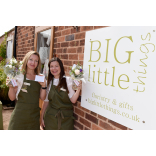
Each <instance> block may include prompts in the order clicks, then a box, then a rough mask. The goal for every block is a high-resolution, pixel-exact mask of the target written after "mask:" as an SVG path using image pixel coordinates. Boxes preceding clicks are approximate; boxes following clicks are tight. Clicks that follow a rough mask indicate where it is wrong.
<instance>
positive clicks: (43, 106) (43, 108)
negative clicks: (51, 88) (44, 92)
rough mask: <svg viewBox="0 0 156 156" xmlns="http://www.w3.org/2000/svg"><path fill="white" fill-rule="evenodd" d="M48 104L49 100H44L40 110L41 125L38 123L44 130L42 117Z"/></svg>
mask: <svg viewBox="0 0 156 156" xmlns="http://www.w3.org/2000/svg"><path fill="white" fill-rule="evenodd" d="M48 105H49V102H45V101H44V102H43V105H42V112H41V125H40V128H41V130H44V127H45V125H44V119H43V117H44V114H45V110H46V109H47V107H48Z"/></svg>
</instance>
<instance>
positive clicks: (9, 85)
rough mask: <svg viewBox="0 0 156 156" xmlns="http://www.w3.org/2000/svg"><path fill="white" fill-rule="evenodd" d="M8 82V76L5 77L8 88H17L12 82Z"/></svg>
mask: <svg viewBox="0 0 156 156" xmlns="http://www.w3.org/2000/svg"><path fill="white" fill-rule="evenodd" d="M16 82H17V80H16ZM9 83H10V79H9V77H7V78H6V85H7V86H8V87H9V88H13V89H16V88H17V86H15V87H14V86H13V85H12V84H9Z"/></svg>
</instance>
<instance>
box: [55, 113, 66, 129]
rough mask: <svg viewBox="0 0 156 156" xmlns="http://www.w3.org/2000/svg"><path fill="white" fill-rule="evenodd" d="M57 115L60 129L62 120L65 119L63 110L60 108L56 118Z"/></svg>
mask: <svg viewBox="0 0 156 156" xmlns="http://www.w3.org/2000/svg"><path fill="white" fill-rule="evenodd" d="M56 117H57V119H58V129H60V128H61V120H62V119H64V116H63V113H62V110H59V111H58V112H57V113H56V114H55V118H56Z"/></svg>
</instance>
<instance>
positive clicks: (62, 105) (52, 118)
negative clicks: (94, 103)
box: [44, 81, 74, 130]
mask: <svg viewBox="0 0 156 156" xmlns="http://www.w3.org/2000/svg"><path fill="white" fill-rule="evenodd" d="M48 100H49V105H48V107H47V109H46V112H45V115H44V123H45V130H57V129H59V130H73V129H74V121H73V119H74V117H73V105H72V102H71V101H70V99H69V97H68V93H67V92H66V91H62V90H60V91H58V89H56V86H54V85H53V81H52V85H51V89H50V92H49V95H48Z"/></svg>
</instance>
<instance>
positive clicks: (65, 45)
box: [61, 42, 69, 47]
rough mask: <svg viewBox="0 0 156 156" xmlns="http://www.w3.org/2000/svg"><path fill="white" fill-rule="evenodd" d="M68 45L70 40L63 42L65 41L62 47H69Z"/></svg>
mask: <svg viewBox="0 0 156 156" xmlns="http://www.w3.org/2000/svg"><path fill="white" fill-rule="evenodd" d="M68 45H69V42H63V43H61V47H68Z"/></svg>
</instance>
